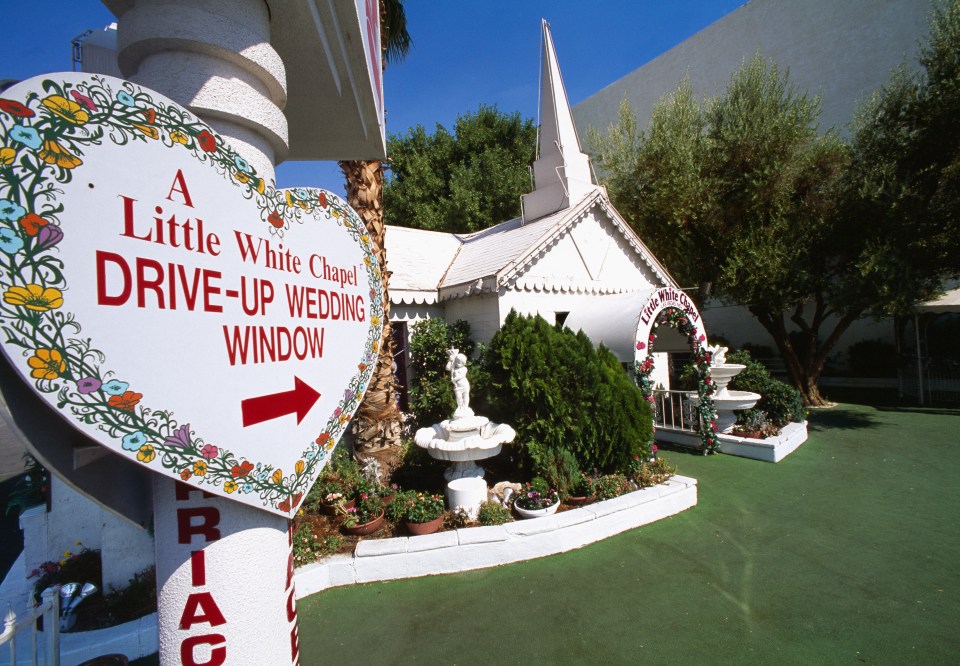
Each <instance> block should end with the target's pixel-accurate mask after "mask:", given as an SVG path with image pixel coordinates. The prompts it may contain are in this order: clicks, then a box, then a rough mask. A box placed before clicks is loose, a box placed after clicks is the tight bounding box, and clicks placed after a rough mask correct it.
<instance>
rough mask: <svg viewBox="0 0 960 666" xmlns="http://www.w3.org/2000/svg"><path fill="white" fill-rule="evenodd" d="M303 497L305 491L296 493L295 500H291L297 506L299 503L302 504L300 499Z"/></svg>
mask: <svg viewBox="0 0 960 666" xmlns="http://www.w3.org/2000/svg"><path fill="white" fill-rule="evenodd" d="M302 498H303V493H294V494H293V500H292V501H291V503H292V504H293V506H297V505H298V504H300V500H301V499H302Z"/></svg>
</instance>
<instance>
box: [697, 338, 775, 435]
mask: <svg viewBox="0 0 960 666" xmlns="http://www.w3.org/2000/svg"><path fill="white" fill-rule="evenodd" d="M707 350H708V351H709V352H710V354H711V358H710V377H712V378H713V381H714V382H715V383H716V385H717V390H716V392H715V393H714V394H713V406H714V408H715V409H716V410H717V427H718V429H719V431H720V432H730V431H731V430H733V426H734V424H735V423H736V422H737V415H736V414H734V413H733V412H734V410H741V409H752V408H753V407H754V405H756V404H757V401H758V400H759V399H760V394H759V393H751V392H749V391H730V390H728V389H727V384H729V383H730V380H731V379H733V378H734V377H736V376H737V375H739V374H740V373H741V372H743V370H744V369H745V368H746V367H747V366H745V365H741V364H739V363H727V362H726V361H727V348H726V347H721V346H719V345H708V346H707ZM692 402H694V403H696V402H699V399H698V398H694V399H693V401H692Z"/></svg>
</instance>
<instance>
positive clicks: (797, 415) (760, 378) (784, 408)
mask: <svg viewBox="0 0 960 666" xmlns="http://www.w3.org/2000/svg"><path fill="white" fill-rule="evenodd" d="M727 363H741V364H743V365H745V366H747V367H746V368H745V369H744V370H743V371H742V372H741V373H740V374H738V375H737V376H736V377H734V378H733V379H732V380H730V389H731V390H734V391H752V392H754V393H759V394H760V396H761V397H760V401H759V402H757V405H756V409H759V410H763V411H764V412H766V414H767V417H768V418H769V419H770V421H771V422H772V423H773V424H774V425H776V426H777V427H781V426H784V425H786V424H787V423H790V422H791V421H797V422H799V421H803V419H804V413H805V412H804V408H803V398H802V397H801V395H800V391H798V390H797V389H795V388H794V387H792V386H790V385H789V384H787V383H786V382H782V381H780V380H779V379H775V378H773V377H771V376H770V371H769V370H767V368H766V366H765V365H764V364H763V363H760V362H759V361H754V360H753V359H752V358H751V357H750V352H748V351H747V350H745V349H741V350H738V351H735V352H731V353H729V354H727Z"/></svg>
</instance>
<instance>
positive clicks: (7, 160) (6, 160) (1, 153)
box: [0, 146, 17, 166]
mask: <svg viewBox="0 0 960 666" xmlns="http://www.w3.org/2000/svg"><path fill="white" fill-rule="evenodd" d="M16 159H17V151H16V150H14V149H13V148H10V147H8V146H4V147H3V148H0V166H10V165H11V164H13V162H14V160H16Z"/></svg>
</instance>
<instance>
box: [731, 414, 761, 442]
mask: <svg viewBox="0 0 960 666" xmlns="http://www.w3.org/2000/svg"><path fill="white" fill-rule="evenodd" d="M768 426H769V423H768V422H767V415H766V413H764V412H763V411H762V410H760V409H745V410H743V411H742V412H740V415H739V416H738V417H737V424H736V425H735V426H733V434H734V435H736V436H737V437H746V438H747V439H762V438H763V437H764V436H765V435H764V434H763V433H764V429H765V428H767V427H768Z"/></svg>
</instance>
